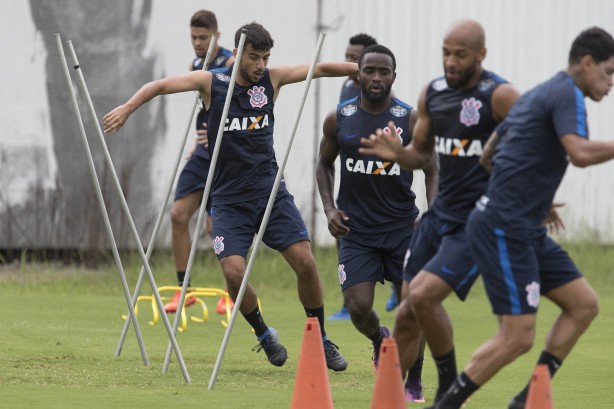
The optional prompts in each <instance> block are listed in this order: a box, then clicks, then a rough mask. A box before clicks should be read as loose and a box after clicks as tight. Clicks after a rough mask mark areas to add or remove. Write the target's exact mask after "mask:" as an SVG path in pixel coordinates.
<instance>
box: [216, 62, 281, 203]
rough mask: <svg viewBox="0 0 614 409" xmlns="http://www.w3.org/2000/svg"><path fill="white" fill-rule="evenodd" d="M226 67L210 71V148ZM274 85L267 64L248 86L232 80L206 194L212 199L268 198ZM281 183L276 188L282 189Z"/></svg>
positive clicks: (227, 75) (272, 173)
mask: <svg viewBox="0 0 614 409" xmlns="http://www.w3.org/2000/svg"><path fill="white" fill-rule="evenodd" d="M230 75H231V70H230V68H227V69H220V70H216V72H214V73H213V79H212V83H211V107H210V109H209V122H208V128H209V150H210V152H212V151H213V147H214V146H215V140H216V138H217V132H218V129H219V126H220V119H221V116H222V111H223V109H224V101H225V99H226V93H227V92H228V84H229V82H230ZM273 93H274V90H273V84H272V83H271V78H270V76H269V70H268V69H266V70H265V71H264V74H263V76H262V78H261V79H260V80H259V81H258V82H256V83H254V84H250V85H248V86H245V87H242V86H240V85H238V84H235V87H234V92H233V96H232V100H231V103H230V107H229V110H228V116H227V118H226V123H225V124H224V136H223V138H222V143H221V145H220V152H219V154H218V155H219V156H218V160H217V166H216V169H215V173H214V177H213V185H212V190H211V198H212V200H213V202H214V203H215V204H226V203H238V202H244V201H247V200H252V199H257V198H261V197H268V196H269V195H270V194H271V189H272V188H273V182H274V181H275V176H276V175H277V170H278V166H277V161H276V159H275V151H274V150H273V127H274V124H275V117H274V114H273V107H274V103H273ZM284 189H285V186H284V184H283V183H282V185H281V186H280V191H282V190H284Z"/></svg>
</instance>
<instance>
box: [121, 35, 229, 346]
mask: <svg viewBox="0 0 614 409" xmlns="http://www.w3.org/2000/svg"><path fill="white" fill-rule="evenodd" d="M216 43H217V35H213V37H211V41H210V42H209V49H208V50H207V55H206V56H205V60H204V61H203V67H202V69H203V70H207V68H208V67H209V61H210V60H211V56H212V55H213V50H214V49H215V45H216ZM199 99H200V93H199V92H198V91H194V104H192V111H191V112H190V117H189V118H188V124H187V126H186V129H185V134H184V136H183V139H182V142H181V145H180V146H179V151H178V152H177V157H176V159H175V166H174V167H173V171H172V172H171V175H173V176H172V177H171V179H170V181H169V183H168V187H167V188H166V196H164V201H163V202H162V206H161V207H160V211H159V212H158V218H157V219H156V223H155V225H154V228H153V232H152V233H151V238H150V239H149V246H147V254H145V255H146V257H147V261H149V259H150V258H151V253H152V252H153V249H154V245H155V242H156V238H157V237H158V232H159V231H160V226H161V225H162V219H163V218H164V213H165V212H166V205H167V203H168V199H169V198H170V196H171V192H172V191H173V186H174V185H175V180H176V179H177V170H178V169H179V163H181V159H182V157H183V149H184V147H185V144H186V141H187V140H188V135H189V134H190V131H191V129H192V122H193V121H194V113H195V112H196V106H197V105H198V100H199ZM144 277H145V266H144V265H142V266H141V271H140V272H139V277H138V279H137V280H136V287H135V289H134V293H133V295H132V305H133V306H135V305H136V303H137V300H138V297H139V293H140V292H141V286H142V284H143V278H144ZM129 326H130V317H129V316H128V318H127V319H126V322H125V323H124V327H123V328H122V333H121V335H120V337H119V342H118V344H117V350H116V351H115V356H119V355H120V354H121V352H122V348H123V346H124V341H125V340H126V334H127V333H128V327H129Z"/></svg>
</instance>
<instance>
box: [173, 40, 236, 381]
mask: <svg viewBox="0 0 614 409" xmlns="http://www.w3.org/2000/svg"><path fill="white" fill-rule="evenodd" d="M246 35H247V30H246V29H243V30H241V37H239V45H238V47H237V55H236V60H235V62H234V66H233V68H232V74H231V75H230V82H229V83H228V91H227V92H226V100H225V101H224V109H223V111H222V117H221V119H220V126H219V128H218V130H217V136H216V138H215V145H214V146H213V152H212V154H211V163H210V164H209V174H208V175H207V181H206V182H205V191H204V192H203V201H202V203H201V205H200V210H199V211H198V221H197V222H196V229H195V232H194V239H193V240H192V248H191V249H190V257H189V258H188V265H187V268H186V270H185V278H184V279H183V285H182V286H181V294H180V295H179V303H178V305H177V311H176V312H175V321H173V331H174V333H177V328H178V327H179V320H180V319H181V309H182V308H183V302H184V300H185V295H186V292H187V289H188V283H189V282H190V274H191V273H192V265H193V264H194V257H195V255H196V247H197V244H198V236H200V228H201V226H202V225H203V219H204V215H205V213H206V209H207V200H208V199H209V192H210V191H211V184H212V181H213V173H214V172H215V166H216V165H217V157H218V154H219V151H220V145H221V143H222V137H223V136H224V124H225V123H226V117H227V116H228V110H229V108H230V101H232V93H233V91H234V87H235V82H236V78H237V72H238V71H239V65H240V63H241V55H242V54H243V46H244V45H245V37H246ZM170 359H171V346H170V344H169V346H168V348H167V349H166V357H165V358H164V365H163V366H162V372H163V373H166V372H167V371H168V365H169V362H170Z"/></svg>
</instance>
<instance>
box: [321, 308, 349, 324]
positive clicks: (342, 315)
mask: <svg viewBox="0 0 614 409" xmlns="http://www.w3.org/2000/svg"><path fill="white" fill-rule="evenodd" d="M326 319H327V320H349V319H350V312H349V311H348V309H347V307H346V306H345V305H344V306H343V307H341V309H340V310H339V311H337V312H336V313H334V314H333V315H329V316H328V318H326Z"/></svg>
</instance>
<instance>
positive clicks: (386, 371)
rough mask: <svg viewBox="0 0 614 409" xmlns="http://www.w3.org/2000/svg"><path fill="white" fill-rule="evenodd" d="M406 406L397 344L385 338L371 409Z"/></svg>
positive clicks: (401, 407) (389, 408)
mask: <svg viewBox="0 0 614 409" xmlns="http://www.w3.org/2000/svg"><path fill="white" fill-rule="evenodd" d="M406 406H407V404H406V403H405V389H404V387H403V378H402V376H401V363H400V360H399V350H398V349H397V343H396V341H395V340H394V338H384V340H383V341H382V346H381V347H380V350H379V364H378V366H377V372H376V374H375V388H374V390H373V399H372V400H371V409H405V408H406Z"/></svg>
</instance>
